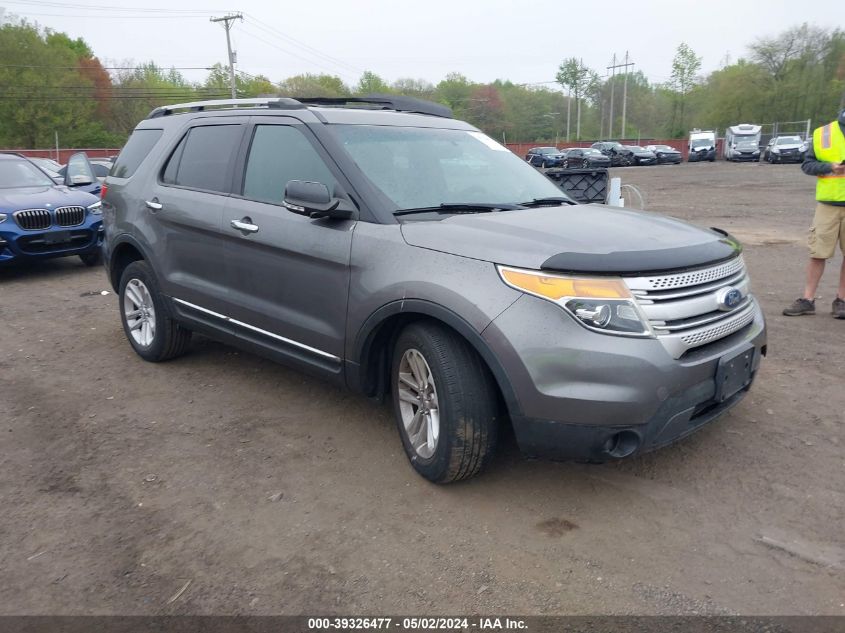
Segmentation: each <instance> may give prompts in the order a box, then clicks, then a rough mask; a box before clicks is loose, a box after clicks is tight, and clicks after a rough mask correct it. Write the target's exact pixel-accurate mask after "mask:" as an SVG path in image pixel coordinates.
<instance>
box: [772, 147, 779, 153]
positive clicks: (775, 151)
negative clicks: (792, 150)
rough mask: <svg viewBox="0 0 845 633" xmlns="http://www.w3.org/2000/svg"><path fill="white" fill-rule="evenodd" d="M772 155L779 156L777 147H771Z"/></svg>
mask: <svg viewBox="0 0 845 633" xmlns="http://www.w3.org/2000/svg"><path fill="white" fill-rule="evenodd" d="M772 154H780V150H779V149H778V148H777V147H773V148H772Z"/></svg>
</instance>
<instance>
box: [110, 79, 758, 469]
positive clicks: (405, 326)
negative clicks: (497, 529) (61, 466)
mask: <svg viewBox="0 0 845 633" xmlns="http://www.w3.org/2000/svg"><path fill="white" fill-rule="evenodd" d="M104 189H105V190H106V193H105V195H104V199H103V221H104V225H105V236H106V237H105V247H104V254H105V262H106V266H107V268H108V273H109V276H110V279H111V283H112V285H113V286H114V288H115V290H116V291H117V292H118V295H119V306H120V317H121V319H122V322H123V328H124V330H125V332H126V336H127V338H128V340H129V343H130V344H131V345H132V347H133V348H134V349H135V351H136V352H137V353H138V355H140V356H141V357H142V358H143V359H145V360H148V361H163V360H167V359H170V358H173V357H175V356H178V355H180V354H182V353H184V352H185V351H186V350H187V349H188V346H189V341H190V338H191V333H192V332H201V333H203V334H205V335H208V336H211V337H214V338H216V339H219V340H222V341H225V342H228V343H231V344H232V345H237V346H239V347H241V348H245V349H247V350H251V351H254V352H256V353H260V354H263V355H266V356H269V357H270V358H273V359H275V360H278V361H280V362H283V363H285V364H287V365H290V366H293V367H295V368H298V369H300V370H303V371H306V372H309V373H311V374H314V375H316V376H320V377H322V378H324V379H326V380H328V381H330V382H333V383H337V384H341V385H346V386H348V387H349V388H352V389H354V390H356V391H360V392H362V393H364V394H366V395H368V396H371V397H375V398H386V397H388V396H390V398H391V399H392V402H393V409H394V411H395V416H396V422H397V426H398V429H399V434H400V436H401V439H402V443H403V445H404V448H405V452H406V453H407V455H408V457H409V459H410V461H411V464H412V465H413V467H414V468H415V469H416V470H417V471H418V472H419V473H420V474H421V475H422V476H424V477H426V478H428V479H430V480H432V481H435V482H451V481H456V480H459V479H463V478H466V477H469V476H472V475H474V474H476V473H477V472H479V471H480V470H481V469H482V468H483V467H484V466H485V465H486V464H487V463H488V462H489V461H490V459H491V457H492V455H493V453H494V449H495V446H496V440H497V435H498V432H499V430H500V427H501V425H503V424H508V423H509V424H511V425H512V427H513V430H514V432H515V435H516V439H517V441H518V443H519V445H520V447H521V449H522V450H523V451H524V452H525V453H527V454H530V455H535V456H546V457H550V458H553V459H574V460H581V461H595V462H601V461H607V460H612V459H618V458H623V457H627V456H630V455H633V454H636V453H639V452H643V451H646V450H650V449H654V448H656V447H659V446H663V445H665V444H668V443H670V442H672V441H675V440H677V439H679V438H681V437H683V436H685V435H687V434H689V433H691V432H693V431H695V430H696V429H698V428H700V427H701V426H702V425H704V424H706V423H707V422H709V421H710V420H713V419H714V418H716V417H717V416H718V415H720V414H721V413H724V412H725V411H726V410H728V409H729V408H730V407H732V406H734V405H735V404H736V403H737V402H738V401H739V400H740V399H741V398H742V397H743V395H745V393H746V392H747V390H748V388H749V386H750V385H751V382H752V380H753V378H754V376H755V373H756V371H757V368H758V366H759V363H760V359H761V357H762V356H763V355H765V353H766V344H765V343H766V329H765V323H764V321H763V315H762V313H761V312H760V308H759V307H758V305H757V302H756V301H755V299H754V297H753V296H752V295H751V294H750V291H749V280H748V274H747V272H746V268H745V264H744V263H743V258H742V255H741V247H740V245H739V244H738V243H737V242H736V240H734V239H732V238H731V237H730V236H729V235H728V234H726V233H724V232H722V231H718V230H715V229H712V230H707V229H701V228H696V227H694V226H691V225H689V224H685V223H683V222H681V221H678V220H675V219H671V218H668V217H664V216H660V215H656V214H648V213H642V212H635V211H628V210H625V209H621V208H611V207H607V206H603V205H575V204H574V203H573V202H572V200H570V199H569V198H567V197H566V195H565V194H564V193H563V192H562V191H561V190H560V189H559V188H557V187H556V186H555V184H554V183H553V182H552V181H551V180H549V179H548V178H546V177H545V176H544V175H542V174H540V173H538V172H537V171H536V170H534V169H533V168H532V167H531V166H530V165H528V164H527V163H525V162H524V161H523V160H521V159H520V158H519V157H517V156H515V155H514V154H512V153H511V152H510V151H508V150H507V149H506V148H505V147H503V146H502V145H500V144H498V143H497V142H495V141H494V140H492V139H491V138H489V137H487V136H486V135H484V134H483V133H482V132H480V131H479V130H478V129H476V128H474V127H473V126H471V125H469V124H467V123H464V122H461V121H457V120H455V119H453V118H451V112H450V111H449V109H448V108H446V107H444V106H441V105H438V104H433V103H428V102H424V101H419V100H415V99H409V98H403V97H395V96H391V97H367V98H360V99H336V100H334V99H308V100H305V99H303V100H294V99H285V98H279V99H264V100H250V101H244V100H236V101H220V102H200V103H191V104H183V105H176V106H168V107H163V108H158V109H156V110H154V111H153V112H152V113H151V114H150V115H149V117H148V118H147V119H146V120H144V121H142V122H141V123H140V124H139V125H138V126H137V128H136V129H135V131H134V133H133V134H132V136H131V138H130V139H129V141H128V143H127V145H126V147H125V148H124V149H123V151H122V152H121V154H120V156H119V157H118V159H117V161H116V163H115V165H114V167H113V168H112V171H111V173H110V175H109V177H108V178H107V179H106V182H105V187H104Z"/></svg>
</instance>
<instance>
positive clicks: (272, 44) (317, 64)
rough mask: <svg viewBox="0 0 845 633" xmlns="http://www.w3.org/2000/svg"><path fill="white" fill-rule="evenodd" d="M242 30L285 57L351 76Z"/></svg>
mask: <svg viewBox="0 0 845 633" xmlns="http://www.w3.org/2000/svg"><path fill="white" fill-rule="evenodd" d="M244 30H245V31H246V33H247V34H248V35H249V36H250V37H251V38H252V39H255V40H257V41H259V42H262V43H264V44H266V45H267V46H271V47H272V48H275V49H276V50H278V51H281V52H283V53H285V54H287V55H291V56H292V57H296V58H297V59H301V60H302V61H304V62H306V63H308V64H312V65H314V66H318V67H319V68H321V69H323V70H325V71H328V72H330V73H338V74H343V75H345V76H347V77H351V75H350V74H349V72H347V71H343V72H340V71H338V70H337V69H336V68H329V67H327V66H326V65H324V64H322V63H320V62H317V61H314V60H313V59H308V58H307V57H303V56H302V55H300V54H298V53H295V52H293V51H291V50H289V49H287V48H284V47H282V46H279V45H278V44H276V43H274V42H271V41H269V40H266V39H264V38H263V37H261V36H260V35H259V34H258V33H256V32H255V31H250V30H249V28H244Z"/></svg>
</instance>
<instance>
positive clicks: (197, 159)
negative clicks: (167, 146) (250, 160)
mask: <svg viewBox="0 0 845 633" xmlns="http://www.w3.org/2000/svg"><path fill="white" fill-rule="evenodd" d="M242 131H243V126H241V125H208V126H202V127H195V128H191V131H190V132H188V136H186V137H185V139H183V141H182V143H184V148H182V150H181V152H180V151H179V148H177V151H176V152H174V154H173V156H171V158H170V160H171V162H174V158H175V159H177V160H178V166H177V167H176V174H175V176H174V175H173V174H172V172H170V171H169V170H170V164H169V163H168V166H167V169H165V175H167V176H171V177H173V181H172V184H175V185H178V186H180V187H189V188H191V189H203V190H205V191H221V192H226V191H228V189H229V182H228V179H227V175H228V170H229V163H230V161H231V160H232V159H233V157H234V155H235V152H236V151H237V146H238V143H239V142H240V139H241V132H242ZM182 143H180V146H181V145H182ZM177 154H180V155H179V156H177Z"/></svg>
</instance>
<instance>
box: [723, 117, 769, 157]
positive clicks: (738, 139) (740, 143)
mask: <svg viewBox="0 0 845 633" xmlns="http://www.w3.org/2000/svg"><path fill="white" fill-rule="evenodd" d="M761 129H762V128H761V127H760V126H759V125H754V124H751V123H740V124H739V125H732V126H731V127H729V128H728V129H727V130H725V146H724V149H723V153H724V155H725V159H726V160H736V161H741V160H744V161H749V160H753V161H759V160H760V131H761Z"/></svg>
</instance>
